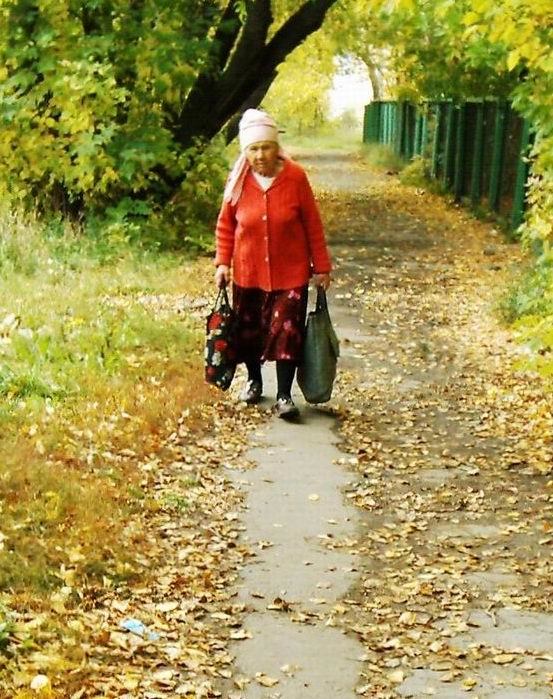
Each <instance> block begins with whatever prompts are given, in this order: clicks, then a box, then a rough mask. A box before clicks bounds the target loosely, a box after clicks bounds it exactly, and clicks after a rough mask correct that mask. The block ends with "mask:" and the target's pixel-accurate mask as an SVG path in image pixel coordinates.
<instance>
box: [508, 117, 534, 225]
mask: <svg viewBox="0 0 553 699" xmlns="http://www.w3.org/2000/svg"><path fill="white" fill-rule="evenodd" d="M529 145H530V122H529V121H528V119H524V120H523V122H522V134H521V136H520V153H519V156H518V164H517V175H516V182H515V191H514V197H513V211H512V216H511V229H512V230H516V229H517V228H518V227H519V226H520V224H521V223H522V221H523V218H524V199H525V195H526V191H525V188H526V180H527V179H528V171H529V164H528V162H527V160H526V156H527V155H528V146H529Z"/></svg>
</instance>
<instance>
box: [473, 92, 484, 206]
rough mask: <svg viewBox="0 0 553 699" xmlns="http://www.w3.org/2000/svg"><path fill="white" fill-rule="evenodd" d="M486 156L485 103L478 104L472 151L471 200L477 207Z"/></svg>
mask: <svg viewBox="0 0 553 699" xmlns="http://www.w3.org/2000/svg"><path fill="white" fill-rule="evenodd" d="M483 156H484V103H483V102H480V103H479V104H478V105H477V106H476V124H475V130H474V142H473V152H472V172H471V176H470V202H471V205H472V207H473V208H475V207H476V206H477V205H478V203H479V202H480V197H481V195H482V191H481V188H482V164H483Z"/></svg>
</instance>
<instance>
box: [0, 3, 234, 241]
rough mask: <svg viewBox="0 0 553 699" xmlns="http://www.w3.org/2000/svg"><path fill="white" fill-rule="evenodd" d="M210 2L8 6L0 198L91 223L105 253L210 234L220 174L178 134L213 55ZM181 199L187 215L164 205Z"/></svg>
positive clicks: (1, 57) (2, 54) (3, 30)
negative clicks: (120, 242)
mask: <svg viewBox="0 0 553 699" xmlns="http://www.w3.org/2000/svg"><path fill="white" fill-rule="evenodd" d="M202 5H203V4H202V3H198V2H194V1H193V0H176V1H175V0H155V2H154V1H153V0H145V2H141V3H138V4H133V3H131V4H129V3H127V2H122V1H121V0H101V1H100V2H98V1H97V0H94V1H91V0H80V1H78V2H73V0H42V1H41V2H33V1H32V0H0V13H1V16H2V22H1V23H0V64H1V66H2V67H1V68H0V125H1V128H2V139H1V142H0V173H1V174H0V194H2V195H4V196H8V197H9V198H10V199H11V201H12V202H13V201H15V202H20V203H22V204H23V205H24V206H26V207H27V208H29V209H30V208H35V207H38V210H39V211H42V212H50V211H52V210H54V211H55V210H57V211H60V212H62V213H64V214H67V213H68V214H72V215H78V216H79V217H82V216H83V215H84V216H85V218H86V219H87V220H88V222H89V228H90V230H91V231H92V232H96V233H97V234H98V235H102V236H104V235H105V236H106V237H107V239H108V247H113V245H112V243H113V242H114V241H115V240H117V239H118V238H121V239H124V238H130V239H133V238H135V239H138V238H140V239H141V240H142V242H143V243H149V242H152V241H153V242H154V243H156V244H161V245H165V244H166V243H167V242H168V244H169V246H171V247H173V246H175V245H177V244H182V243H183V242H184V241H186V240H187V239H192V240H196V239H197V238H198V237H199V236H200V233H199V229H202V235H205V233H206V230H207V228H208V227H209V226H211V225H212V222H213V216H214V214H215V210H216V206H217V203H218V202H217V201H216V200H215V201H214V199H215V198H214V197H213V198H210V199H209V200H208V199H207V197H206V190H209V192H208V193H209V195H210V196H211V195H212V193H213V192H212V190H214V189H220V187H221V185H222V177H221V173H220V168H219V169H217V168H211V167H209V166H206V164H205V159H204V160H201V159H200V158H199V152H200V149H199V148H192V149H190V148H187V149H183V148H182V147H181V146H180V145H179V143H178V142H177V140H176V139H175V137H174V133H173V130H172V121H173V120H175V119H177V118H178V110H179V108H180V105H181V104H182V100H183V96H184V95H186V93H187V92H188V91H189V90H190V88H191V86H192V85H193V84H194V80H195V78H196V76H197V74H198V70H199V68H200V66H201V65H202V64H203V62H205V58H206V33H207V31H208V29H209V26H210V20H211V14H212V12H210V11H208V12H205V10H203V9H202ZM211 157H213V150H212V151H211ZM189 173H190V179H191V180H192V184H190V183H186V180H187V176H188V174H189ZM181 182H185V184H184V185H183V187H182V188H179V184H180V183H181ZM175 192H176V196H177V197H178V198H179V207H178V209H175V207H173V206H169V207H167V206H166V202H167V200H168V199H170V198H171V197H173V196H174V195H175ZM179 216H183V217H184V218H181V219H179V218H178V217H179ZM192 220H193V224H191V223H190V222H191V221H192ZM144 224H147V225H146V227H145V228H146V231H147V232H146V235H145V237H144V238H142V235H143V233H142V231H143V229H144ZM188 227H190V230H189V229H188Z"/></svg>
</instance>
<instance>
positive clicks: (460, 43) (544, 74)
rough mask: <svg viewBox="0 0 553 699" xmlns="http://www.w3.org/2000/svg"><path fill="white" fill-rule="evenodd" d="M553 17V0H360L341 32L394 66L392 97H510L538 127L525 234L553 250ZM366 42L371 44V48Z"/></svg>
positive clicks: (548, 253)
mask: <svg viewBox="0 0 553 699" xmlns="http://www.w3.org/2000/svg"><path fill="white" fill-rule="evenodd" d="M552 19H553V14H552V8H551V2H550V0H506V1H505V2H501V3H497V2H495V0H456V1H455V2H453V1H452V0H391V1H390V0H356V1H355V2H353V11H352V12H350V11H349V9H346V7H345V6H344V7H343V8H342V15H341V21H342V27H341V36H342V37H345V36H346V35H349V37H350V39H349V44H348V46H349V47H350V49H351V50H354V51H356V52H357V53H358V55H360V56H361V57H365V60H366V61H367V62H368V63H370V60H371V56H374V55H377V56H378V57H379V59H380V61H384V62H385V63H387V64H388V65H389V68H391V69H392V70H393V72H394V74H395V77H396V83H397V84H396V86H395V89H394V95H393V96H395V97H405V98H409V99H415V100H416V99H421V98H426V99H442V98H453V99H470V98H479V97H506V98H507V97H508V98H510V99H511V100H512V102H513V104H514V106H515V108H516V109H517V110H518V111H519V112H520V113H521V114H522V115H523V116H525V117H526V118H527V119H528V120H529V121H530V123H531V124H532V127H533V129H534V131H535V141H534V146H533V151H532V156H533V160H532V176H531V178H530V182H529V192H528V202H529V204H530V206H529V210H528V213H527V216H526V222H525V224H524V226H523V227H522V231H521V232H522V235H523V239H524V241H525V243H526V244H528V245H529V246H530V247H531V248H532V249H534V250H537V249H539V250H540V254H541V256H542V258H543V259H544V260H545V259H551V258H552V257H553V252H552V249H551V245H552V242H553V102H552V100H551V95H552V94H553V58H552V56H553V33H552V32H551V31H550V30H549V28H550V26H551V21H552ZM367 47H368V48H367Z"/></svg>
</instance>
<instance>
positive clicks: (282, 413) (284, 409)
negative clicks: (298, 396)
mask: <svg viewBox="0 0 553 699" xmlns="http://www.w3.org/2000/svg"><path fill="white" fill-rule="evenodd" d="M273 410H274V411H275V414H276V416H277V417H281V418H282V419H283V420H295V419H296V418H297V417H298V416H299V414H300V411H299V410H298V409H297V408H296V406H295V404H294V401H293V400H292V399H291V398H290V397H289V396H285V397H283V398H277V402H276V403H275V404H274V406H273Z"/></svg>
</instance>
